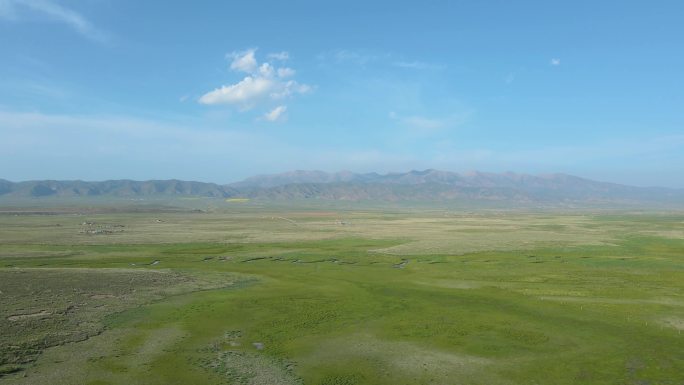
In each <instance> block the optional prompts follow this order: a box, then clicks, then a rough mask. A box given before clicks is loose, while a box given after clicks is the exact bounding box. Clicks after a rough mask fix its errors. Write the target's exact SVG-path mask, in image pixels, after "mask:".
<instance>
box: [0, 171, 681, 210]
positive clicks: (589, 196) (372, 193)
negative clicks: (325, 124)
mask: <svg viewBox="0 0 684 385" xmlns="http://www.w3.org/2000/svg"><path fill="white" fill-rule="evenodd" d="M0 196H16V197H48V196H117V197H144V196H203V197H218V198H227V197H248V198H255V199H263V200H302V199H318V200H345V201H361V200H369V201H394V202H396V201H490V202H491V201H499V202H511V203H529V204H566V203H568V204H573V203H577V204H581V203H592V204H594V203H595V204H602V203H616V204H644V203H658V204H672V203H676V204H678V205H682V204H684V190H681V189H667V188H658V187H633V186H625V185H620V184H615V183H606V182H598V181H593V180H589V179H584V178H580V177H576V176H572V175H566V174H550V175H536V176H535V175H527V174H517V173H512V172H507V173H485V172H472V173H466V174H459V173H455V172H449V171H439V170H423V171H415V170H414V171H409V172H405V173H388V174H378V173H353V172H349V171H342V172H337V173H327V172H323V171H301V170H299V171H292V172H287V173H282V174H273V175H259V176H254V177H251V178H247V179H245V180H243V181H240V182H236V183H231V184H228V185H218V184H214V183H202V182H187V181H179V180H152V181H143V182H139V181H131V180H111V181H104V182H84V181H50V180H47V181H28V182H18V183H14V182H9V181H6V180H2V179H0Z"/></svg>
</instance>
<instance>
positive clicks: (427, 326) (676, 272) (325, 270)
mask: <svg viewBox="0 0 684 385" xmlns="http://www.w3.org/2000/svg"><path fill="white" fill-rule="evenodd" d="M186 204H187V205H190V203H187V202H186ZM682 330H684V212H639V211H632V212H628V211H610V210H591V211H589V210H587V211H581V210H575V211H570V210H566V211H560V210H556V211H531V210H530V211H514V210H496V209H478V210H476V211H465V210H462V209H455V208H435V207H415V208H407V207H404V208H402V207H383V208H373V207H372V206H359V207H354V206H353V205H351V204H350V205H348V206H345V207H334V206H323V205H319V206H315V207H314V206H311V205H310V206H298V207H292V208H287V207H270V206H262V205H258V204H253V203H251V202H237V203H236V202H232V203H231V202H220V204H219V203H217V204H216V205H215V206H212V204H209V205H208V206H207V205H205V206H204V207H202V210H192V209H186V208H183V209H178V210H167V209H163V208H155V209H149V210H140V209H133V208H130V207H129V208H126V207H118V208H116V209H114V208H95V207H66V208H63V209H59V210H57V209H54V210H53V209H49V208H45V207H42V208H33V209H30V208H24V209H16V210H12V211H4V212H3V213H2V214H0V331H1V332H2V333H1V337H0V351H1V352H2V353H1V354H0V360H1V361H0V373H1V374H0V383H7V384H90V385H96V384H97V385H105V384H150V385H152V384H315V385H347V384H349V385H351V384H482V385H493V384H525V385H529V384H554V385H560V384H684V336H683V335H682Z"/></svg>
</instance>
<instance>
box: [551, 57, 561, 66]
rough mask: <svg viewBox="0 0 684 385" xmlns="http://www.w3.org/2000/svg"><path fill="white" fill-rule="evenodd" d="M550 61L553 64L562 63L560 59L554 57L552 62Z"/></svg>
mask: <svg viewBox="0 0 684 385" xmlns="http://www.w3.org/2000/svg"><path fill="white" fill-rule="evenodd" d="M550 63H551V65H552V66H559V65H560V63H561V61H560V59H557V58H553V59H551V62H550Z"/></svg>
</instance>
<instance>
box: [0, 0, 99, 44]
mask: <svg viewBox="0 0 684 385" xmlns="http://www.w3.org/2000/svg"><path fill="white" fill-rule="evenodd" d="M22 9H23V10H27V11H30V12H34V13H38V14H41V15H43V16H46V17H48V18H50V19H52V20H55V21H58V22H60V23H64V24H67V25H69V26H70V27H71V28H73V29H74V30H76V31H77V32H78V33H80V34H81V35H83V36H85V37H87V38H89V39H92V40H96V41H106V40H107V35H106V34H105V33H104V32H102V31H100V30H99V29H97V28H95V26H93V24H92V23H91V22H90V21H88V19H86V18H85V17H83V16H82V15H81V14H79V13H78V12H76V11H74V10H72V9H69V8H66V7H63V6H61V5H59V4H57V3H55V2H54V1H51V0H23V1H22V0H0V18H4V19H10V20H17V19H19V18H20V12H21V10H22Z"/></svg>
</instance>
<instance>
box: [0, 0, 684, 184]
mask: <svg viewBox="0 0 684 385" xmlns="http://www.w3.org/2000/svg"><path fill="white" fill-rule="evenodd" d="M683 13H684V3H681V2H678V1H663V2H658V4H650V5H647V4H646V3H641V4H639V3H634V2H630V3H623V2H603V3H600V4H597V3H596V2H588V1H579V2H572V3H567V4H550V3H549V4H547V3H539V2H535V1H522V2H515V3H510V2H499V1H487V2H479V3H472V2H446V1H436V2H431V3H430V4H422V5H420V6H416V5H415V4H407V3H395V2H375V3H373V4H367V3H365V2H358V1H351V2H349V1H347V2H339V3H325V4H323V3H318V2H311V1H303V2H296V3H294V4H288V3H280V2H269V1H257V2H249V3H239V4H228V3H224V2H205V3H202V5H201V6H199V5H192V6H190V5H188V4H182V3H173V2H172V3H155V2H144V3H141V2H134V1H130V0H122V1H115V2H113V1H111V2H110V1H89V2H82V1H81V2H79V1H72V0H0V43H1V44H2V47H3V54H2V57H3V60H0V136H1V137H2V140H1V141H0V165H1V166H0V178H2V179H7V180H11V181H26V180H43V179H53V180H74V179H80V180H91V181H98V180H107V179H133V180H149V179H180V180H193V181H203V182H213V183H219V184H224V183H229V182H235V181H239V180H242V179H244V178H246V177H250V176H254V175H258V174H273V173H280V172H285V171H291V170H298V169H300V170H314V169H315V170H323V171H326V172H335V171H340V170H351V171H354V172H359V173H365V172H378V173H386V172H405V171H409V170H413V169H416V170H423V169H429V168H432V169H437V170H445V171H454V172H460V173H463V172H467V171H472V170H477V171H483V172H495V173H500V172H506V171H513V172H516V173H525V174H533V175H538V174H550V173H564V174H570V175H575V176H579V177H583V178H588V179H593V180H598V181H606V182H613V183H620V184H625V185H633V186H663V187H672V188H684V108H682V106H684V103H683V102H684V98H683V94H684V91H683V90H684V73H683V72H684V71H683V70H682V68H684V51H682V50H681V49H680V46H681V42H680V40H681V36H684V25H683V24H682V23H681V21H680V20H679V19H680V16H681V15H682V14H683Z"/></svg>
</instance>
